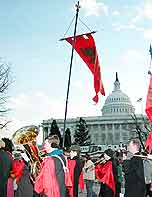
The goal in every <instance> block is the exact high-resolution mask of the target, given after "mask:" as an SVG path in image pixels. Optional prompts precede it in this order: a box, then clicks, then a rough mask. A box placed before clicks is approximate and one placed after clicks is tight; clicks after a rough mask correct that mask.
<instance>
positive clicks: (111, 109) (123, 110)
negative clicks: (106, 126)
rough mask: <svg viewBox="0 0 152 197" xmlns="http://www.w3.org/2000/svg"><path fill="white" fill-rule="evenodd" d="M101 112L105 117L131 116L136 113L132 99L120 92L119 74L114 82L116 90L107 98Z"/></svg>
mask: <svg viewBox="0 0 152 197" xmlns="http://www.w3.org/2000/svg"><path fill="white" fill-rule="evenodd" d="M101 111H102V115H103V116H120V115H129V114H132V113H134V112H135V108H134V107H133V105H132V104H131V101H130V98H129V97H128V96H127V95H126V94H125V93H123V92H122V91H121V90H120V82H119V79H118V73H117V72H116V80H115V82H114V90H113V91H112V93H111V94H110V95H109V96H108V97H107V98H106V101H105V104H104V106H103V108H102V110H101Z"/></svg>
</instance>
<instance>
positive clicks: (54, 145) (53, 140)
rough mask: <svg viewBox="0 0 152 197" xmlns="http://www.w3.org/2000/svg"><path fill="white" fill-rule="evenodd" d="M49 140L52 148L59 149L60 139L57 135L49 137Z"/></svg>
mask: <svg viewBox="0 0 152 197" xmlns="http://www.w3.org/2000/svg"><path fill="white" fill-rule="evenodd" d="M48 140H49V143H50V145H51V147H52V148H58V147H59V144H60V139H59V137H58V136H57V135H51V136H49V138H48Z"/></svg>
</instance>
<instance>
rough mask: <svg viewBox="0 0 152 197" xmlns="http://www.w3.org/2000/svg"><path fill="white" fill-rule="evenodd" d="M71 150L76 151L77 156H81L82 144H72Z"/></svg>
mask: <svg viewBox="0 0 152 197" xmlns="http://www.w3.org/2000/svg"><path fill="white" fill-rule="evenodd" d="M71 151H73V152H76V153H77V156H80V152H81V149H80V146H78V145H73V146H71Z"/></svg>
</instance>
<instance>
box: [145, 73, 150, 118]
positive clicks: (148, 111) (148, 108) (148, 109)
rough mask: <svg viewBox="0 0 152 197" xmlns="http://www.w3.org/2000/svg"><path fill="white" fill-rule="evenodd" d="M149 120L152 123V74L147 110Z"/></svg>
mask: <svg viewBox="0 0 152 197" xmlns="http://www.w3.org/2000/svg"><path fill="white" fill-rule="evenodd" d="M145 112H146V114H147V116H148V118H149V120H150V121H151V122H152V74H150V83H149V89H148V94H147V101H146V110H145Z"/></svg>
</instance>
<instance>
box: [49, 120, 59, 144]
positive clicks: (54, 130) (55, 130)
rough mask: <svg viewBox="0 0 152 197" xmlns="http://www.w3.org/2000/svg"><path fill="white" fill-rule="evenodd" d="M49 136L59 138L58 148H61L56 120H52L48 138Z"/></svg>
mask: <svg viewBox="0 0 152 197" xmlns="http://www.w3.org/2000/svg"><path fill="white" fill-rule="evenodd" d="M51 135H57V136H58V137H59V139H60V146H61V145H62V137H61V133H60V130H59V127H58V125H57V122H56V120H53V121H52V123H51V129H50V134H49V136H51Z"/></svg>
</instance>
